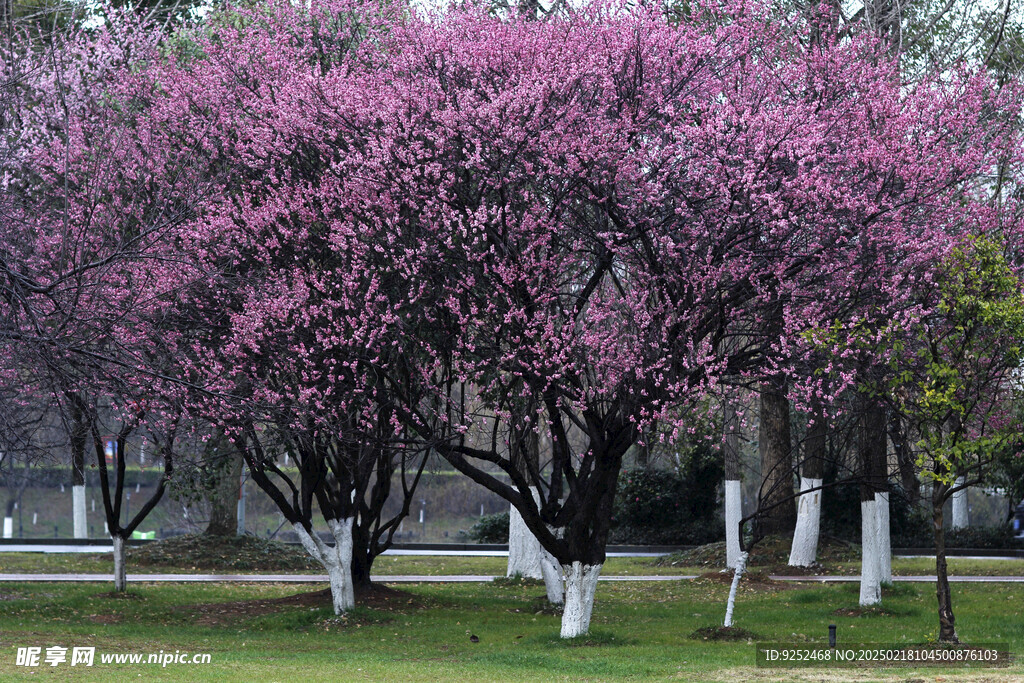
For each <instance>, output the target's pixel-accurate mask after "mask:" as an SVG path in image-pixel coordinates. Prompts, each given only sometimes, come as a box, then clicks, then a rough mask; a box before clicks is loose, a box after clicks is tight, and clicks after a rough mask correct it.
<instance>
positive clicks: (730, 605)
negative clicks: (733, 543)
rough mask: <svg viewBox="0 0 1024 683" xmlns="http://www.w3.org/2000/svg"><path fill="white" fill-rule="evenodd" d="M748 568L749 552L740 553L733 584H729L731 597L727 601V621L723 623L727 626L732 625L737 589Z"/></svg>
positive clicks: (734, 571)
mask: <svg viewBox="0 0 1024 683" xmlns="http://www.w3.org/2000/svg"><path fill="white" fill-rule="evenodd" d="M746 570H747V553H740V557H739V560H737V562H736V567H735V568H734V569H733V573H732V585H731V586H729V599H728V600H726V603H725V622H724V623H723V624H722V625H723V626H725V627H726V628H728V627H730V626H732V615H733V611H734V610H735V609H736V590H737V589H738V588H739V586H740V579H742V578H743V573H744V572H745V571H746Z"/></svg>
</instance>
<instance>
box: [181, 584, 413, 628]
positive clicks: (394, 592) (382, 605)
mask: <svg viewBox="0 0 1024 683" xmlns="http://www.w3.org/2000/svg"><path fill="white" fill-rule="evenodd" d="M331 605H332V602H331V589H330V588H325V589H323V590H319V591H310V592H306V593H297V594H295V595H288V596H285V597H283V598H268V599H262V600H240V601H237V602H220V603H210V604H198V605H182V606H180V607H177V608H175V609H176V611H179V612H188V613H191V614H193V615H195V621H196V623H197V624H201V625H204V626H222V625H225V624H234V623H237V621H238V620H239V619H252V618H255V617H260V616H263V615H266V614H274V613H276V612H280V611H281V610H282V609H284V608H288V607H314V608H315V607H327V608H330V607H331ZM356 606H358V607H365V608H368V609H372V610H379V611H386V612H406V611H409V610H416V609H423V608H424V607H426V606H427V603H426V601H424V600H423V599H422V598H420V597H419V596H415V595H412V594H411V593H407V592H405V591H402V590H398V589H397V588H391V587H389V586H382V585H380V584H373V585H372V586H371V587H370V589H369V590H362V591H357V592H356Z"/></svg>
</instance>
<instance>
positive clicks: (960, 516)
mask: <svg viewBox="0 0 1024 683" xmlns="http://www.w3.org/2000/svg"><path fill="white" fill-rule="evenodd" d="M963 484H964V478H963V477H957V479H956V482H955V485H956V486H963ZM952 499H953V503H952V506H953V511H952V512H953V514H952V515H951V516H950V520H949V526H950V528H951V529H966V528H967V527H968V526H969V525H970V518H969V514H968V511H967V489H960V490H959V491H957V492H956V493H954V494H953V496H952Z"/></svg>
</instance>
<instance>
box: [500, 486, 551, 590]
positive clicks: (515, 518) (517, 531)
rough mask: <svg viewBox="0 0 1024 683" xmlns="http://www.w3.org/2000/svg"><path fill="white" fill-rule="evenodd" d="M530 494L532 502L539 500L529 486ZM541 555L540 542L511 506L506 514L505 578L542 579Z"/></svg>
mask: <svg viewBox="0 0 1024 683" xmlns="http://www.w3.org/2000/svg"><path fill="white" fill-rule="evenodd" d="M530 493H531V494H533V500H534V501H539V500H540V494H539V493H538V492H537V488H536V487H534V486H531V487H530ZM541 553H542V549H541V545H540V541H538V540H537V537H536V536H534V535H533V532H532V531H530V528H529V527H527V526H526V522H524V521H523V516H522V515H521V514H519V510H517V509H516V508H515V506H514V505H513V506H511V507H510V509H509V513H508V569H507V570H506V572H505V576H515V575H516V574H518V575H519V576H525V577H528V578H531V579H542V578H544V568H543V567H542V566H541Z"/></svg>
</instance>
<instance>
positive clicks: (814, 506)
mask: <svg viewBox="0 0 1024 683" xmlns="http://www.w3.org/2000/svg"><path fill="white" fill-rule="evenodd" d="M820 487H821V479H810V478H808V477H800V502H799V504H798V505H797V511H796V529H794V530H793V546H792V547H791V548H790V551H789V565H790V566H791V567H810V566H811V565H812V564H814V561H815V560H816V559H817V558H818V532H819V529H820V527H821V493H822V492H821V490H820ZM811 489H819V490H817V491H813V492H812V493H805V491H810V490H811Z"/></svg>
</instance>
